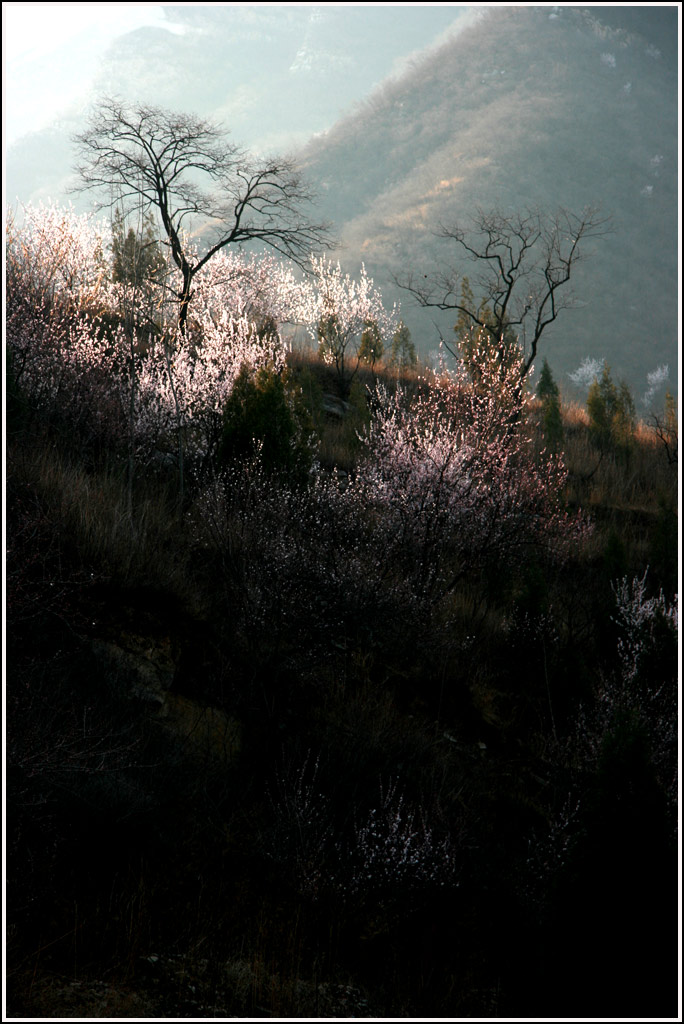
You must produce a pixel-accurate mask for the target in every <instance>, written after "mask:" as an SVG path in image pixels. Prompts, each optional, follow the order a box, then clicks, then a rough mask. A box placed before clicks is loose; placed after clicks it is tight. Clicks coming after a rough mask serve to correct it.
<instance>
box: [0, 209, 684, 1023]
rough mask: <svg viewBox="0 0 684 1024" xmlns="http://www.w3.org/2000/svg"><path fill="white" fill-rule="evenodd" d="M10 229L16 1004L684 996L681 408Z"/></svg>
mask: <svg viewBox="0 0 684 1024" xmlns="http://www.w3.org/2000/svg"><path fill="white" fill-rule="evenodd" d="M118 237H119V240H120V241H121V240H123V237H124V236H123V233H120V234H119V236H118ZM127 237H128V236H126V240H127ZM6 246H7V248H6V267H7V279H6V292H7V295H6V304H7V306H6V313H7V342H8V344H7V354H6V369H7V375H6V377H7V399H8V401H7V446H6V448H7V450H6V467H7V481H6V483H7V486H6V511H7V515H6V521H7V541H8V543H7V551H6V562H7V564H6V584H7V586H6V609H7V616H6V626H7V629H6V633H7V650H6V655H7V657H6V667H7V673H6V675H7V687H6V711H7V715H6V719H7V729H6V768H7V771H6V780H7V784H6V814H7V823H8V826H9V827H8V829H7V837H8V841H7V874H6V890H7V900H6V906H7V925H8V927H7V942H6V949H7V981H8V986H7V990H8V1001H9V1008H10V1014H9V1018H10V1019H13V1018H14V1017H19V1018H21V1017H26V1018H28V1019H33V1020H36V1019H43V1018H48V1019H50V1018H53V1017H56V1018H59V1019H63V1018H64V1017H74V1018H76V1019H90V1018H92V1017H98V1016H102V1017H109V1018H110V1019H111V1018H114V1019H118V1018H120V1017H133V1018H135V1019H141V1018H147V1017H149V1018H150V1019H156V1020H159V1019H166V1018H169V1019H178V1018H180V1019H184V1018H187V1019H191V1020H199V1019H202V1018H204V1017H212V1018H220V1019H229V1018H231V1017H240V1018H242V1019H244V1018H247V1019H251V1018H253V1017H262V1016H270V1017H275V1018H279V1019H283V1018H286V1017H297V1018H300V1019H301V1018H305V1019H321V1018H334V1017H346V1018H348V1017H352V1016H353V1017H363V1016H370V1017H381V1018H388V1019H390V1020H395V1019H401V1018H404V1017H406V1018H415V1017H417V1018H426V1019H429V1020H432V1019H437V1018H440V1017H447V1018H450V1019H454V1018H455V1019H465V1018H470V1017H489V1018H491V1017H496V1018H506V1019H507V1018H510V1017H512V1018H521V1017H522V1018H524V1019H528V1018H529V1019H534V1018H536V1017H539V1018H540V1019H543V1020H547V1019H549V1020H550V1019H554V1018H556V1017H578V1016H581V1015H582V1014H583V1013H586V1012H587V1008H590V1012H591V1013H592V1014H594V1016H595V1017H596V1018H597V1019H600V1018H602V1017H607V1018H610V1019H615V1018H616V1017H621V1016H630V1015H631V1017H640V1016H643V1017H647V1018H669V1017H672V1016H673V1015H674V1014H673V1011H674V1010H675V1008H676V1005H677V995H678V992H677V913H676V908H677V905H678V904H677V901H676V896H677V880H678V878H677V812H678V803H677V800H678V786H677V769H678V764H677V754H678V744H677V721H678V719H677V683H678V678H677V669H678V664H679V662H678V657H677V655H678V606H677V593H678V579H677V569H678V566H677V558H676V553H677V537H678V534H679V530H678V517H677V511H676V509H677V483H678V475H677V425H676V416H675V413H674V407H673V405H672V404H671V405H670V408H669V415H668V416H667V417H666V418H663V420H662V421H661V424H660V429H659V431H656V430H654V429H653V428H652V427H649V426H647V425H645V424H643V423H638V422H637V421H636V418H635V416H634V415H633V410H632V408H631V404H630V402H629V401H628V395H626V394H625V393H624V391H623V389H621V388H619V387H616V386H615V384H614V382H612V381H611V380H610V379H609V376H608V375H606V374H604V375H602V379H601V386H600V388H599V387H598V385H597V387H596V388H594V389H593V390H592V393H591V401H588V403H587V409H586V411H585V410H584V409H581V408H579V407H571V406H568V405H567V404H564V405H561V403H560V401H559V396H558V392H557V389H556V388H555V385H554V382H553V379H552V377H551V375H550V374H548V373H546V374H545V387H544V388H543V389H542V390H541V392H540V393H539V395H538V397H536V398H535V397H533V396H532V394H531V393H530V392H529V391H527V390H526V389H524V388H523V389H521V387H520V363H519V359H518V361H516V359H515V358H514V357H513V356H512V355H511V354H510V353H509V354H508V355H507V357H506V359H503V360H502V359H501V358H500V354H499V352H498V351H496V349H495V348H494V347H492V346H490V347H489V348H486V347H484V348H482V349H481V350H480V352H479V353H478V354H477V355H476V356H475V355H474V356H473V358H472V360H471V362H470V364H469V365H468V366H467V367H465V366H464V367H462V368H461V370H460V371H459V372H454V373H435V374H430V373H429V372H427V371H426V370H423V371H422V372H420V371H419V369H418V368H417V367H416V366H414V365H412V360H411V359H410V358H409V350H408V348H406V349H404V348H401V349H400V350H399V352H398V353H397V355H400V356H401V359H395V360H392V361H390V360H388V362H387V363H386V364H385V365H384V366H383V365H382V363H381V362H380V360H375V361H374V359H375V357H372V358H371V360H370V361H369V362H368V363H366V365H365V366H355V365H354V361H353V360H351V359H350V360H349V361H348V362H347V363H346V364H344V368H343V366H342V364H341V363H337V364H336V362H335V359H334V358H333V360H332V361H326V360H325V359H321V358H319V357H318V356H317V355H315V354H314V353H301V352H294V353H292V352H289V351H287V350H286V348H285V346H284V345H283V344H282V343H281V341H280V340H279V337H278V334H277V333H276V332H274V330H273V324H276V325H277V323H278V320H277V319H276V317H279V318H282V319H283V320H284V321H286V322H291V321H292V319H293V316H292V310H293V309H296V307H297V306H298V305H299V304H300V302H301V300H302V295H301V294H300V293H301V292H303V291H304V290H305V286H304V285H303V284H302V282H294V281H292V282H287V287H286V288H285V293H286V294H287V296H289V302H290V303H291V304H292V305H291V306H290V307H289V308H288V307H287V306H286V305H283V302H282V294H281V289H280V288H279V286H278V280H277V278H278V274H277V272H276V271H275V269H274V266H273V263H272V262H266V261H264V265H263V266H258V265H256V263H251V262H250V263H249V264H248V261H246V260H244V261H242V266H241V267H238V268H236V267H233V268H232V270H231V261H229V260H228V257H224V258H223V263H222V264H221V267H222V269H221V272H220V273H216V274H215V275H214V276H213V278H210V279H209V283H207V281H204V282H203V283H202V286H201V287H200V286H199V285H198V287H197V290H196V292H195V294H194V296H193V298H192V303H193V314H192V316H191V317H190V318H189V319H188V321H187V325H186V326H187V329H186V333H185V335H184V336H183V335H181V334H180V332H179V333H176V324H177V322H178V301H177V300H178V298H179V292H178V288H177V287H176V286H171V287H169V285H168V281H167V279H166V278H163V279H162V280H161V281H160V280H159V279H158V277H157V275H156V274H152V275H151V276H150V277H148V278H147V279H146V280H144V281H141V276H140V274H139V273H138V271H139V267H140V262H139V260H138V257H137V256H136V254H135V251H133V252H131V250H128V255H126V252H127V250H126V246H125V244H122V245H121V246H120V247H117V248H116V251H113V252H112V254H111V256H112V258H111V260H109V259H108V258H107V257H106V256H105V255H104V254H105V252H106V249H105V246H104V244H103V238H102V236H101V235H100V234H99V231H98V229H97V228H96V227H95V226H93V225H92V224H90V225H86V224H84V219H83V218H80V217H76V216H75V215H74V214H73V213H71V212H70V213H66V214H65V213H64V212H63V211H62V212H60V211H56V212H55V211H52V212H49V211H48V212H46V211H36V212H35V213H34V215H33V219H32V220H29V219H28V218H27V219H26V221H25V222H24V223H23V224H21V225H19V224H12V223H11V222H10V223H9V224H8V231H7V236H6ZM215 262H217V263H219V262H220V259H219V256H218V255H217V256H216V257H215ZM155 263H156V259H155ZM148 265H150V264H149V263H148ZM329 282H330V278H329V277H328V276H327V275H323V278H322V286H321V289H320V299H321V302H322V303H324V305H323V308H324V309H328V308H329V307H328V300H329V298H330V295H331V294H332V295H333V296H337V297H338V304H337V307H336V309H335V312H334V313H333V314H332V315H330V314H329V313H328V314H327V321H324V323H327V330H326V333H325V335H323V336H319V337H320V341H321V342H323V341H325V342H326V345H332V344H334V342H335V338H338V339H339V336H340V333H341V332H347V333H346V335H345V336H346V337H347V338H350V337H351V336H352V334H351V331H352V328H351V327H350V320H351V322H352V324H353V323H354V320H352V319H351V317H350V315H349V312H348V310H347V311H346V312H345V303H344V301H342V299H340V292H339V291H338V290H337V289H336V288H335V287H330V286H329ZM132 293H133V298H132ZM180 297H181V298H182V293H181V296H180ZM304 298H306V297H305V296H304ZM304 304H305V305H309V299H306V302H305V303H304ZM368 308H369V307H368V305H367V304H364V306H363V310H364V316H363V317H361V315H357V317H356V318H355V322H356V326H355V328H354V331H355V333H356V335H358V334H364V335H366V330H367V322H368V319H369V317H368V316H367V315H365V314H366V311H367V310H368ZM370 308H371V310H372V311H373V312H374V315H372V316H371V317H370V319H374V320H375V322H376V326H377V325H378V324H382V320H381V318H380V315H379V312H378V308H377V306H376V305H375V303H374V302H373V304H372V305H371V307H370ZM247 309H249V311H250V312H249V318H248V317H247V316H245V310H247ZM151 310H152V311H153V312H154V315H155V317H156V318H158V319H156V320H153V319H152V318H151V317H150V311H151ZM217 310H220V319H219V318H218V317H217V316H216V311H217ZM319 310H320V307H318V306H316V305H314V308H313V312H312V313H311V323H312V327H313V329H314V331H315V332H316V333H318V327H319V326H320V324H321V319H322V318H321V316H320V312H319ZM252 318H253V319H252ZM217 321H218V322H217ZM250 321H251V322H250ZM331 322H332V324H334V325H335V329H334V330H331V329H330V324H331ZM388 326H391V325H388ZM378 329H379V328H378ZM369 333H370V332H369ZM314 336H316V335H315V334H314ZM366 337H368V335H366ZM376 340H377V339H376ZM324 351H326V350H324ZM327 351H328V352H330V351H332V354H333V356H334V350H332V349H331V348H328V349H327ZM392 354H394V353H392ZM405 357H406V358H405Z"/></svg>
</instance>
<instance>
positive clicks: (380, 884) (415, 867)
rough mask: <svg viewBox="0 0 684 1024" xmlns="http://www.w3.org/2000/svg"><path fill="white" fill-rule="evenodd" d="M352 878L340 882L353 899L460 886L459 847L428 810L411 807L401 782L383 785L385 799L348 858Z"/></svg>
mask: <svg viewBox="0 0 684 1024" xmlns="http://www.w3.org/2000/svg"><path fill="white" fill-rule="evenodd" d="M344 860H345V861H346V863H347V865H348V867H347V872H348V877H347V878H346V879H345V880H344V881H340V882H339V885H340V888H341V890H342V892H343V894H344V895H345V896H346V897H348V898H352V899H354V898H359V897H368V896H369V895H372V896H374V897H375V898H380V899H381V900H386V899H387V897H388V895H389V894H391V895H392V898H394V899H397V898H399V897H400V895H402V894H404V893H406V891H407V890H408V891H411V890H413V889H417V888H424V887H427V886H439V887H443V886H445V885H447V884H454V880H455V870H456V856H455V850H454V847H453V845H452V843H451V840H450V838H449V837H448V836H444V837H442V838H438V837H437V836H436V835H435V832H434V830H433V829H432V828H430V827H429V826H428V824H427V822H426V820H425V816H424V815H423V813H422V812H420V811H417V810H416V809H415V808H413V807H410V806H409V805H407V803H406V801H405V799H404V797H403V795H402V794H401V793H400V792H399V791H398V786H397V783H396V782H393V783H390V784H389V785H388V786H387V789H386V790H383V788H382V786H381V787H380V800H379V803H378V806H377V807H373V808H372V809H371V810H370V811H369V812H368V815H367V817H366V819H365V821H364V822H363V823H362V824H357V825H356V827H355V829H354V834H353V837H352V841H351V847H350V849H349V851H348V856H347V857H345V858H344Z"/></svg>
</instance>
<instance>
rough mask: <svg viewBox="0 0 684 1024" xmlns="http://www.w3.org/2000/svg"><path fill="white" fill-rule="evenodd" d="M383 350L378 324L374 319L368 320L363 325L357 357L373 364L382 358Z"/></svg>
mask: <svg viewBox="0 0 684 1024" xmlns="http://www.w3.org/2000/svg"><path fill="white" fill-rule="evenodd" d="M384 351H385V346H384V345H383V343H382V336H381V334H380V330H379V328H378V325H377V324H376V323H375V321H374V320H369V321H368V322H367V323H366V326H365V327H364V330H363V334H362V335H361V343H360V345H359V359H361V360H363V362H365V363H369V364H370V365H371V367H372V366H375V364H376V362H377V361H378V360H379V359H382V354H383V352H384Z"/></svg>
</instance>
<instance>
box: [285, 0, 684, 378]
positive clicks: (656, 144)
mask: <svg viewBox="0 0 684 1024" xmlns="http://www.w3.org/2000/svg"><path fill="white" fill-rule="evenodd" d="M651 15H652V16H651ZM676 26H677V12H676V11H675V10H674V9H670V10H668V9H656V11H655V12H654V13H653V14H652V12H651V9H650V8H649V11H648V12H645V11H642V12H641V13H638V12H635V11H632V10H630V9H627V8H610V9H606V10H604V9H603V8H592V9H591V10H589V11H587V10H581V9H579V8H554V9H549V8H496V9H491V10H489V11H487V12H485V13H483V15H482V17H481V18H480V20H479V21H478V22H477V23H476V24H475V25H472V26H471V27H469V28H467V29H465V30H464V31H463V32H461V34H460V35H459V36H458V37H456V38H454V39H453V40H451V41H448V42H447V43H445V44H444V45H442V46H441V47H439V48H436V49H433V50H430V51H427V52H425V53H424V54H423V56H422V57H421V59H419V60H417V61H416V62H415V64H414V66H413V67H411V68H410V69H409V70H408V71H407V72H406V73H405V74H403V75H402V76H401V77H399V78H395V79H392V80H388V81H387V82H386V83H385V84H384V85H383V87H382V88H380V89H378V90H377V91H376V92H375V93H374V94H373V95H372V96H371V97H370V98H369V99H368V101H367V102H365V103H364V104H363V105H361V106H359V107H358V108H357V109H355V110H354V111H353V112H352V113H351V114H350V115H349V116H347V117H346V118H344V119H343V120H342V121H340V122H339V123H338V124H337V125H336V126H335V128H334V129H333V130H332V131H330V132H329V133H327V134H326V135H325V136H324V137H320V138H316V139H314V140H312V141H311V143H310V144H309V146H308V147H307V148H306V150H305V151H304V153H303V161H304V163H305V166H306V168H307V171H308V173H309V175H310V176H311V177H312V179H313V180H314V181H315V182H316V183H318V184H319V186H320V189H321V193H322V199H321V204H322V208H323V211H324V213H325V214H326V215H327V216H328V217H329V218H330V219H331V220H333V221H334V222H336V223H337V224H338V225H339V227H340V232H341V236H342V240H343V243H344V253H343V258H344V261H345V262H346V263H348V264H349V265H355V264H358V262H359V261H361V260H364V261H365V263H366V266H367V268H368V270H369V272H370V273H371V275H372V276H374V277H375V279H376V282H377V283H378V284H380V286H381V287H382V289H383V294H385V295H386V296H387V297H388V298H389V297H391V298H396V299H399V300H402V302H403V308H404V318H405V319H406V320H407V322H408V323H409V325H410V327H411V330H412V331H413V332H414V334H415V336H416V337H415V340H416V342H417V344H418V346H419V348H420V349H422V351H423V352H424V353H425V352H427V351H428V350H429V349H430V348H434V347H435V345H436V343H437V337H438V335H437V332H436V330H435V329H434V327H433V324H432V320H433V319H434V320H435V321H436V322H437V323H438V324H439V325H440V326H441V329H442V330H443V331H444V332H445V333H447V332H449V331H450V329H451V327H452V326H453V322H454V318H453V316H450V315H448V314H446V315H444V316H441V315H440V314H436V315H435V314H433V311H429V312H428V311H424V310H415V309H411V308H410V306H409V304H408V303H407V302H406V299H407V296H406V294H405V293H401V292H399V291H395V290H394V289H392V288H391V287H390V284H389V282H390V278H391V275H392V274H393V273H401V272H402V271H405V270H406V269H407V268H411V269H413V270H414V271H415V272H416V273H427V274H430V273H431V272H432V271H433V269H434V268H435V266H436V265H437V264H438V263H440V262H442V261H446V262H448V261H449V260H450V259H452V257H453V255H454V254H453V252H452V251H450V250H449V248H448V246H446V245H445V244H444V243H442V242H439V241H438V240H436V239H435V237H434V233H433V232H434V230H435V229H436V228H437V227H438V226H439V225H440V224H444V223H446V224H449V223H451V222H453V221H456V220H458V221H465V222H466V223H467V221H468V218H469V217H470V215H471V213H472V212H473V211H474V210H475V209H476V208H477V207H481V208H483V209H486V210H487V209H492V208H495V207H500V208H503V209H505V210H508V211H510V210H519V209H524V208H526V207H529V206H540V207H542V208H544V209H547V210H554V209H556V208H557V207H559V206H563V207H565V208H568V209H571V210H575V211H580V210H581V209H583V208H584V207H586V206H599V207H600V209H601V211H602V212H603V214H604V215H606V216H610V217H611V219H612V224H611V227H612V230H611V233H610V234H609V235H608V236H607V237H605V238H603V239H601V240H597V241H596V243H595V244H593V245H592V246H591V247H590V250H589V249H588V253H589V252H591V258H590V259H588V260H587V261H586V262H585V263H584V264H583V265H582V266H580V267H578V268H577V272H576V273H575V274H573V280H572V284H573V289H574V292H575V295H576V297H577V299H578V300H579V301H578V304H577V305H578V308H577V309H576V310H574V311H573V312H567V313H565V314H564V316H563V318H559V320H558V322H557V323H556V324H554V325H553V326H552V327H551V328H549V330H548V333H547V336H546V337H545V354H547V355H548V358H549V360H550V362H551V363H552V366H553V368H554V370H555V371H556V372H557V374H558V376H559V378H560V379H561V380H562V381H563V382H564V383H565V384H566V385H567V384H568V383H569V382H568V379H567V376H566V375H567V373H569V372H570V371H572V370H573V369H575V368H576V367H577V366H578V365H579V364H580V363H581V362H582V361H583V360H584V359H585V358H588V357H591V358H598V359H604V358H605V359H607V360H608V362H609V363H610V364H611V366H612V367H613V369H614V371H615V373H616V374H617V375H618V376H620V377H623V376H624V377H625V378H626V379H627V380H628V381H629V383H630V384H631V386H632V387H633V388H634V390H635V393H636V394H637V395H640V394H643V391H644V390H645V378H646V374H647V373H648V372H650V371H651V370H653V369H654V368H655V367H656V366H657V365H659V364H662V363H667V364H669V366H670V372H671V380H672V381H675V380H676V369H675V368H676V365H677V282H678V277H677V184H678V166H677V63H676V46H673V41H676ZM463 269H464V270H465V271H466V272H468V266H467V265H466V266H465V267H464V268H463ZM470 272H471V274H472V270H471V271H470ZM674 386H676V385H675V384H674V383H673V387H674Z"/></svg>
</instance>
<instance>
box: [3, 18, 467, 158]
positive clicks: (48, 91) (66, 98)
mask: <svg viewBox="0 0 684 1024" xmlns="http://www.w3.org/2000/svg"><path fill="white" fill-rule="evenodd" d="M174 6H179V7H223V8H235V9H236V10H237V9H239V10H240V16H239V17H240V23H241V24H245V23H247V24H248V23H249V11H250V9H256V8H258V9H259V16H258V18H256V19H255V25H257V26H260V27H261V29H262V30H263V27H264V25H268V24H269V23H270V21H271V19H269V18H268V14H267V12H269V13H270V12H271V11H272V12H273V14H274V19H275V23H276V24H277V23H278V19H281V18H282V16H283V15H284V14H285V12H286V11H288V10H289V11H292V10H293V9H295V8H298V9H310V10H311V17H312V18H315V16H316V13H317V12H321V9H322V8H335V9H337V11H340V10H344V11H349V13H350V15H351V14H352V13H353V14H354V15H355V16H356V18H358V15H359V11H360V10H363V9H366V10H369V11H370V9H372V8H373V9H376V8H380V9H382V10H383V12H386V14H387V17H388V18H390V19H392V28H396V27H398V26H401V25H404V31H403V36H402V35H401V33H399V36H400V37H401V38H400V39H398V38H397V34H396V33H394V34H393V32H391V31H390V32H388V33H386V35H385V37H380V38H378V46H377V51H376V57H377V66H378V80H380V79H382V77H383V76H384V75H385V74H387V71H388V64H387V54H388V53H390V55H391V56H392V57H393V58H394V59H395V60H396V59H400V58H402V57H408V56H409V54H410V53H411V51H412V50H413V48H414V47H421V46H425V45H426V43H427V42H431V41H432V39H433V38H434V36H430V37H428V36H426V32H427V31H428V26H429V27H430V29H431V30H432V31H433V32H434V33H438V32H439V31H440V29H441V28H444V29H445V28H446V26H447V25H448V24H449V22H450V21H451V20H452V12H453V17H456V16H457V14H458V13H459V12H462V11H463V8H464V7H478V6H483V5H467V4H466V5H463V4H446V3H442V4H428V5H421V4H352V5H345V4H217V3H215V4H202V3H181V4H176V5H174ZM485 6H486V5H485ZM402 9H403V10H404V13H405V16H404V17H403V18H402V14H401V11H402ZM438 9H441V10H438ZM417 11H421V15H420V18H421V22H422V23H423V25H424V32H423V33H422V37H421V38H420V39H417V38H416V39H414V36H413V35H412V28H415V24H416V12H417ZM423 13H424V17H423ZM2 15H3V47H4V69H5V76H4V77H5V80H4V83H3V84H4V89H3V100H4V111H3V114H4V117H3V127H4V144H5V146H9V145H11V144H12V143H13V142H15V141H16V140H17V139H18V138H20V137H21V136H23V135H26V134H27V133H30V132H35V131H38V130H40V129H42V128H46V127H48V126H51V125H54V124H55V122H57V123H58V122H59V119H60V118H61V117H63V116H65V115H66V113H67V112H71V113H73V112H74V110H75V109H77V108H78V107H79V106H80V105H81V104H83V105H85V104H86V103H87V102H88V98H89V90H90V88H91V86H92V84H93V82H94V81H95V79H96V76H97V74H98V72H99V71H100V69H101V65H102V63H103V59H104V57H105V55H106V54H107V51H108V49H109V47H110V46H111V44H112V43H113V42H114V40H115V39H116V38H117V37H120V36H123V35H125V34H126V33H128V32H131V31H133V30H135V29H139V28H143V27H146V26H154V27H160V28H165V29H166V30H167V31H171V32H178V33H182V32H184V31H185V29H184V28H183V27H181V26H178V25H174V24H173V23H172V22H170V21H169V20H167V17H166V15H165V13H164V9H163V7H162V5H159V4H146V3H78V4H77V3H4V4H3V10H2ZM264 17H265V18H266V20H264ZM281 23H282V22H281ZM283 24H284V23H283ZM375 24H377V22H375ZM257 30H259V29H257ZM254 74H255V75H258V77H259V78H263V77H264V76H263V69H261V72H259V71H258V65H257V64H256V63H255V65H254ZM266 77H268V76H266ZM259 84H260V83H256V84H255V83H254V82H252V81H251V80H249V78H247V79H246V80H245V81H244V82H243V83H241V85H240V87H239V88H238V89H237V90H235V92H234V95H233V97H232V99H233V102H237V100H238V99H239V98H240V95H243V94H244V93H245V91H246V93H247V95H248V96H249V97H250V100H251V99H252V96H253V91H256V89H258V86H259ZM352 98H353V99H356V98H357V97H352ZM156 102H162V103H163V99H161V100H160V99H157V100H156ZM286 128H287V126H286V125H283V129H286ZM299 141H301V140H299Z"/></svg>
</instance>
